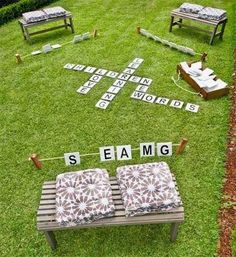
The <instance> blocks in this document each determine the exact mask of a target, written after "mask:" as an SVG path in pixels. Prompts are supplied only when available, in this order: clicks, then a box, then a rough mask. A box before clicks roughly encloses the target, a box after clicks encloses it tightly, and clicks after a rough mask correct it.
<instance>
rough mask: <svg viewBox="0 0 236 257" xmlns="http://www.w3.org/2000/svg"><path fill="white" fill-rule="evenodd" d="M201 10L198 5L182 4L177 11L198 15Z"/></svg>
mask: <svg viewBox="0 0 236 257" xmlns="http://www.w3.org/2000/svg"><path fill="white" fill-rule="evenodd" d="M202 9H203V6H202V5H198V4H190V3H183V4H182V5H181V6H180V7H179V10H180V11H181V12H186V13H198V12H200V11H201V10H202Z"/></svg>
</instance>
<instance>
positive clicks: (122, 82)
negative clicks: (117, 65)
mask: <svg viewBox="0 0 236 257" xmlns="http://www.w3.org/2000/svg"><path fill="white" fill-rule="evenodd" d="M125 83H126V82H125V81H124V80H120V79H117V80H116V81H115V82H114V83H113V86H116V87H123V86H124V85H125Z"/></svg>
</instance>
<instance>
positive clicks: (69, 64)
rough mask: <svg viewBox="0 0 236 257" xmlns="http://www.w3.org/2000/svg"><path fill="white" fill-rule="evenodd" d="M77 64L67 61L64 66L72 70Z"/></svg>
mask: <svg viewBox="0 0 236 257" xmlns="http://www.w3.org/2000/svg"><path fill="white" fill-rule="evenodd" d="M74 66H75V64H72V63H67V64H66V65H65V66H64V68H65V69H67V70H72V69H73V68H74Z"/></svg>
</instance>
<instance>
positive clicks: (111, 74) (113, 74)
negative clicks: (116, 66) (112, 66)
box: [106, 71, 119, 79]
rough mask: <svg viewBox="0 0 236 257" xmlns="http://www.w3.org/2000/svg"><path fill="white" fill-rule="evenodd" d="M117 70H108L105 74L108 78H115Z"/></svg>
mask: <svg viewBox="0 0 236 257" xmlns="http://www.w3.org/2000/svg"><path fill="white" fill-rule="evenodd" d="M118 74H119V73H118V72H115V71H108V72H107V74H106V76H107V77H109V78H113V79H114V78H116V77H117V76H118Z"/></svg>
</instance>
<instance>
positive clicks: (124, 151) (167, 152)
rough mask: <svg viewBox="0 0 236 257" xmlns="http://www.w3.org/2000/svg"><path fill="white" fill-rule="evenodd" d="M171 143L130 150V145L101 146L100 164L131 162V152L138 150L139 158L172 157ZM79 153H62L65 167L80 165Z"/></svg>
mask: <svg viewBox="0 0 236 257" xmlns="http://www.w3.org/2000/svg"><path fill="white" fill-rule="evenodd" d="M172 148H173V144H172V142H164V143H157V144H155V142H151V143H141V144H140V145H139V148H138V149H137V148H135V149H132V146H131V145H118V146H116V147H115V146H103V147H99V153H98V154H99V155H100V160H101V162H105V161H114V160H118V161H124V160H132V150H139V151H140V157H153V156H155V155H157V156H172V152H173V151H172ZM80 156H81V155H80V153H79V152H73V153H64V160H65V164H66V165H67V166H69V165H78V164H80V163H81V158H80Z"/></svg>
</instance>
